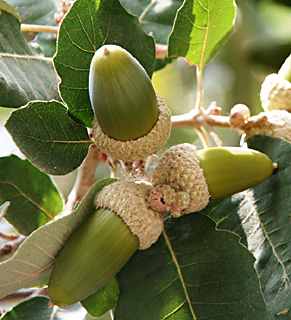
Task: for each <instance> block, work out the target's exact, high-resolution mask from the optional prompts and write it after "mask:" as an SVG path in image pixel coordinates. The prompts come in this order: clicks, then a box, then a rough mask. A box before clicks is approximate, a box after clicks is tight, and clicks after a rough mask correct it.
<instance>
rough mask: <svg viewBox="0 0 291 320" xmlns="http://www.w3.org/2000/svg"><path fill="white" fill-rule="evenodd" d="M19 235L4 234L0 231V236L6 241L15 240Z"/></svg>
mask: <svg viewBox="0 0 291 320" xmlns="http://www.w3.org/2000/svg"><path fill="white" fill-rule="evenodd" d="M18 237H19V235H18V234H17V235H15V234H5V233H3V232H0V238H2V239H5V240H8V241H12V240H15V239H17V238H18Z"/></svg>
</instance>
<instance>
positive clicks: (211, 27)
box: [169, 0, 236, 69]
mask: <svg viewBox="0 0 291 320" xmlns="http://www.w3.org/2000/svg"><path fill="white" fill-rule="evenodd" d="M235 13H236V5H235V2H234V0H195V1H193V0H186V1H185V2H184V4H183V6H182V7H181V8H180V9H179V11H178V13H177V16H176V20H175V24H174V28H173V31H172V33H171V35H170V38H169V56H170V57H171V56H181V57H185V58H186V59H187V60H188V61H189V62H190V63H191V64H197V65H199V66H200V68H201V69H202V67H204V66H205V65H206V64H207V63H208V61H209V60H210V59H211V58H212V57H213V56H214V55H215V54H216V53H217V52H218V51H219V49H220V48H221V47H222V46H223V44H224V43H225V41H226V40H227V38H228V37H229V35H230V33H231V31H232V29H233V26H234V20H235Z"/></svg>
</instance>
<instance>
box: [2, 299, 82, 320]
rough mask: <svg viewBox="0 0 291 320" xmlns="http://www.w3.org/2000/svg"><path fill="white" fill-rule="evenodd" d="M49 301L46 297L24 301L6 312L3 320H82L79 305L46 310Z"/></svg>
mask: <svg viewBox="0 0 291 320" xmlns="http://www.w3.org/2000/svg"><path fill="white" fill-rule="evenodd" d="M49 302H50V300H49V298H46V297H34V298H31V299H29V300H26V301H24V302H22V303H20V304H19V305H17V306H16V307H14V308H13V309H12V310H11V311H9V312H7V313H6V314H5V315H4V316H3V318H1V319H3V320H34V319H35V320H73V319H74V320H82V319H84V316H85V314H86V312H85V310H84V309H82V308H81V305H80V304H74V305H72V306H70V307H67V308H57V307H55V308H48V307H47V305H48V304H49Z"/></svg>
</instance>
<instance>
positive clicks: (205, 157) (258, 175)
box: [197, 147, 274, 199]
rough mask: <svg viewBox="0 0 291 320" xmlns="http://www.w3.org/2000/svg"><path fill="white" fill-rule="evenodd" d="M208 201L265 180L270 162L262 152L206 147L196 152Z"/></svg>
mask: <svg viewBox="0 0 291 320" xmlns="http://www.w3.org/2000/svg"><path fill="white" fill-rule="evenodd" d="M197 158H198V160H199V163H200V167H201V168H202V169H203V173H204V176H205V179H206V181H207V185H208V190H209V193H210V195H211V199H218V198H224V197H227V196H230V195H232V194H235V193H238V192H241V191H243V190H246V189H249V188H251V187H254V186H256V185H258V184H260V183H262V182H263V181H265V180H266V179H267V178H269V176H270V175H271V174H272V172H273V168H274V167H273V163H272V161H271V159H270V158H269V157H268V156H266V155H265V154H264V153H261V152H259V151H256V150H252V149H247V148H238V147H226V148H219V147H217V148H208V149H202V150H198V151H197Z"/></svg>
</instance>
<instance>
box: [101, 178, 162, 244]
mask: <svg viewBox="0 0 291 320" xmlns="http://www.w3.org/2000/svg"><path fill="white" fill-rule="evenodd" d="M151 189H152V186H151V185H150V184H147V183H143V182H140V183H137V182H134V181H125V180H123V181H117V182H114V183H112V184H110V185H108V186H106V187H104V188H103V189H102V190H101V191H100V192H99V193H98V194H97V196H96V199H95V205H96V207H103V208H108V209H110V210H112V211H114V212H116V213H117V214H118V215H119V216H120V217H121V218H122V220H123V221H124V222H125V224H126V225H127V226H128V227H129V229H130V230H131V232H132V233H133V234H134V235H135V236H137V237H138V239H139V249H142V250H143V249H147V248H149V247H150V246H151V245H152V244H153V243H155V242H156V241H157V239H158V237H159V236H160V234H161V232H162V231H163V227H164V223H163V216H162V214H161V213H159V212H155V211H154V210H152V209H151V208H149V206H148V202H147V198H148V196H149V194H150V191H151Z"/></svg>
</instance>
